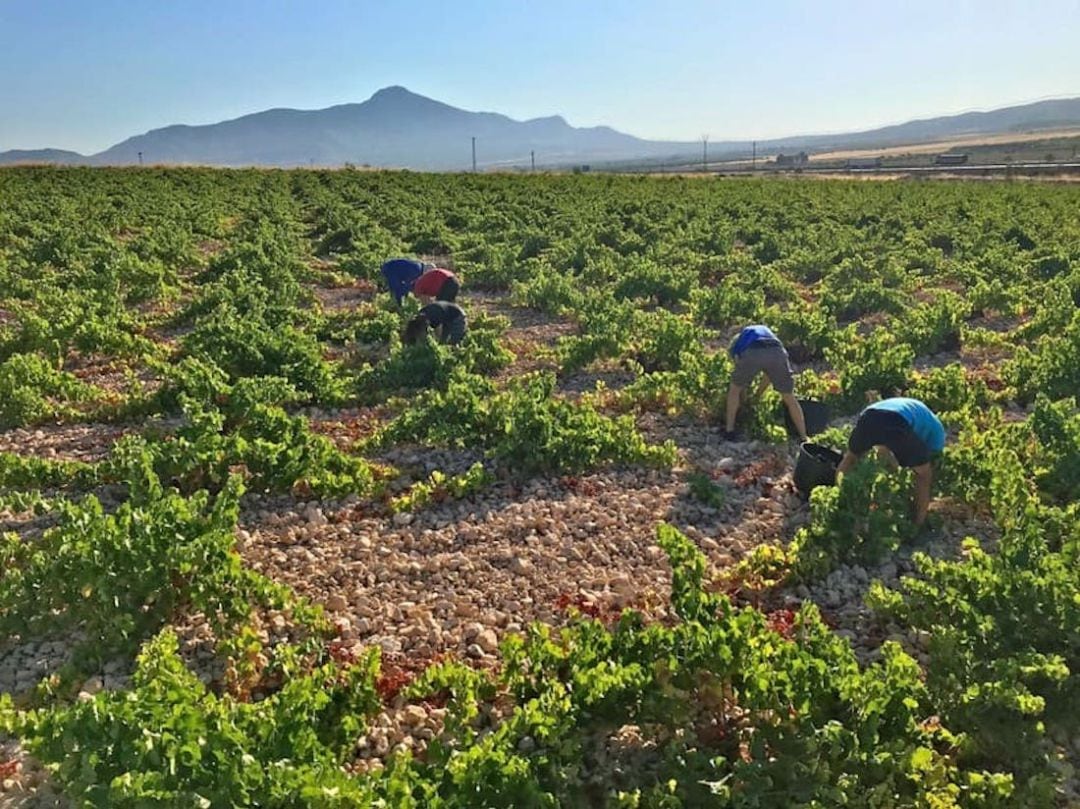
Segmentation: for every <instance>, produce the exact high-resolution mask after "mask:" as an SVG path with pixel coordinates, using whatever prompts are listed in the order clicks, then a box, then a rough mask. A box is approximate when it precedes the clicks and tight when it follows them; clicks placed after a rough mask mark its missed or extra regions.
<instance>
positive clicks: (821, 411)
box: [780, 399, 831, 437]
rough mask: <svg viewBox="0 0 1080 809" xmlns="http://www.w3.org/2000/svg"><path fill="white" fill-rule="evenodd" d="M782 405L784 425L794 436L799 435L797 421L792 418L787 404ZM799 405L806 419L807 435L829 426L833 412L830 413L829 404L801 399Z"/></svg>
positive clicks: (814, 433) (789, 433)
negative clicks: (796, 426) (796, 427)
mask: <svg viewBox="0 0 1080 809" xmlns="http://www.w3.org/2000/svg"><path fill="white" fill-rule="evenodd" d="M780 406H781V407H782V408H783V409H784V425H785V426H786V427H787V431H788V435H790V436H793V437H795V436H798V432H797V431H796V430H795V423H794V422H793V421H792V420H791V414H790V413H789V412H788V409H787V405H780ZM799 406H800V407H801V408H802V413H803V419H804V420H805V421H806V434H807V436H811V435H817V434H818V433H820V432H822V431H824V430H825V428H826V427H828V426H829V419H830V418H831V414H830V413H829V406H828V405H827V404H823V403H822V402H815V401H814V400H813V399H799Z"/></svg>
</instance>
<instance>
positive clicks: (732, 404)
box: [724, 383, 743, 433]
mask: <svg viewBox="0 0 1080 809" xmlns="http://www.w3.org/2000/svg"><path fill="white" fill-rule="evenodd" d="M742 392H743V389H742V388H741V387H740V386H738V385H736V384H734V383H732V385H731V387H730V388H728V392H727V412H726V413H725V419H724V429H726V430H727V431H728V432H729V433H730V432H732V431H734V429H735V417H736V416H737V415H739V400H740V398H741V397H742Z"/></svg>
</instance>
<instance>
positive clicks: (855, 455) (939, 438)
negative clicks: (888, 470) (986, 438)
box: [836, 396, 945, 525]
mask: <svg viewBox="0 0 1080 809" xmlns="http://www.w3.org/2000/svg"><path fill="white" fill-rule="evenodd" d="M871 447H878V452H879V454H883V455H884V456H885V457H886V458H887V457H888V454H885V453H882V449H884V450H887V452H888V453H889V454H891V455H892V457H893V458H894V459H895V461H896V463H897V464H898V465H899V466H902V467H905V468H907V469H910V470H911V471H912V472H914V473H915V524H916V525H922V524H923V523H924V522H926V514H927V512H928V511H929V509H930V484H931V483H932V482H933V477H934V472H933V467H932V466H931V463H930V462H931V461H932V460H933V459H934V457H935V456H936V455H938V454H939V453H940V452H941V451H942V450H943V449H944V448H945V428H944V427H943V426H942V424H941V421H940V420H939V419H938V417H937V416H935V415H934V411H932V410H931V409H930V408H929V407H927V406H926V405H925V404H923V403H922V402H920V401H919V400H918V399H908V398H905V397H902V396H898V397H896V398H893V399H883V400H882V401H880V402H876V403H874V404H872V405H870V406H869V407H867V408H866V409H865V410H863V411H862V413H860V414H859V418H858V421H856V422H855V429H854V430H853V431H852V433H851V438H850V439H848V447H847V452H845V453H844V457H843V458H842V459H841V460H840V465H839V466H838V467H837V468H836V471H837V473H838V474H843V473H844V472H847V471H848V470H849V469H851V467H853V466H854V465H855V464H856V463H857V462H858V460H859V458H861V457H862V456H863V455H865V454H866V453H867V452H868V451H869V450H870V448H871Z"/></svg>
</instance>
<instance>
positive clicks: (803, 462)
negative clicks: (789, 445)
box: [794, 441, 844, 496]
mask: <svg viewBox="0 0 1080 809" xmlns="http://www.w3.org/2000/svg"><path fill="white" fill-rule="evenodd" d="M843 457H844V456H843V455H842V454H841V453H839V452H837V451H836V450H835V449H832V448H830V447H823V446H821V445H820V444H811V443H810V442H809V441H807V442H806V443H805V444H803V445H802V446H801V447H799V458H798V460H797V461H796V462H795V475H794V479H795V488H796V489H798V490H799V491H800V492H802V494H803V495H806V496H809V495H810V492H811V490H813V489H814V487H815V486H832V485H833V484H834V483H836V467H837V466H839V464H840V459H841V458H843Z"/></svg>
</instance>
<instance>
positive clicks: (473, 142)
mask: <svg viewBox="0 0 1080 809" xmlns="http://www.w3.org/2000/svg"><path fill="white" fill-rule="evenodd" d="M472 170H473V173H474V174H475V173H476V136H475V135H473V139H472Z"/></svg>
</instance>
